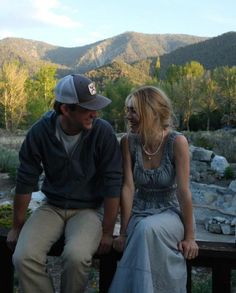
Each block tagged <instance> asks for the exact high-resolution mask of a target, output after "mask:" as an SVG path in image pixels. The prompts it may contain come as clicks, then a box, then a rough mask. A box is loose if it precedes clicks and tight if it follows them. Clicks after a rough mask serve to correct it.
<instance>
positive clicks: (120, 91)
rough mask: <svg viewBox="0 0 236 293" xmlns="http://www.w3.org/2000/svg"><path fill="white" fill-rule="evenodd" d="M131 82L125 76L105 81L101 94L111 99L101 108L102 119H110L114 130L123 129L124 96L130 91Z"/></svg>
mask: <svg viewBox="0 0 236 293" xmlns="http://www.w3.org/2000/svg"><path fill="white" fill-rule="evenodd" d="M132 88H133V84H132V83H131V82H130V81H129V80H128V79H127V78H124V77H123V78H120V79H117V80H115V81H111V80H109V81H107V83H106V84H105V88H104V91H103V94H104V95H105V96H107V97H108V98H110V99H111V100H112V103H111V104H110V105H109V106H108V107H106V108H105V109H103V112H102V115H103V118H104V119H107V120H108V121H110V122H111V123H112V124H113V125H114V128H115V130H116V131H119V132H120V131H121V132H122V131H124V117H125V111H124V107H125V98H126V97H127V96H128V94H129V93H130V92H131V90H132Z"/></svg>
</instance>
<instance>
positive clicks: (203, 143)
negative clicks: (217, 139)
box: [194, 136, 214, 150]
mask: <svg viewBox="0 0 236 293" xmlns="http://www.w3.org/2000/svg"><path fill="white" fill-rule="evenodd" d="M194 145H195V146H197V147H202V148H204V149H207V150H212V149H213V147H214V145H213V143H211V142H210V140H209V139H208V138H206V137H204V136H200V137H198V138H196V140H195V141H194Z"/></svg>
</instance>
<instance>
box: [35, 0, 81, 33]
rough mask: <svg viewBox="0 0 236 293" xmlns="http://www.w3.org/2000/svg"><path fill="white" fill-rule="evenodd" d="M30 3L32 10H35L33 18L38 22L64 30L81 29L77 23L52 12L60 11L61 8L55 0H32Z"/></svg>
mask: <svg viewBox="0 0 236 293" xmlns="http://www.w3.org/2000/svg"><path fill="white" fill-rule="evenodd" d="M31 3H32V5H33V8H35V9H34V13H33V18H34V19H36V20H37V21H39V22H42V23H44V24H48V25H52V26H56V27H64V28H75V27H81V24H80V23H79V22H78V21H74V20H72V19H71V18H70V17H69V16H66V15H63V14H58V13H56V12H55V11H53V10H54V9H55V10H62V7H63V6H61V5H60V2H59V1H57V0H32V1H31Z"/></svg>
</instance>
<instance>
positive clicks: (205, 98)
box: [199, 70, 218, 131]
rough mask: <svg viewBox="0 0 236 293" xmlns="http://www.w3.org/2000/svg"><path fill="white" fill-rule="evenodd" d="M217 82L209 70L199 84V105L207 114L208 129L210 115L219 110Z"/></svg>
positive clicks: (208, 128) (208, 127)
mask: <svg viewBox="0 0 236 293" xmlns="http://www.w3.org/2000/svg"><path fill="white" fill-rule="evenodd" d="M216 92H217V83H216V81H215V80H213V79H212V77H211V72H210V71H209V70H208V71H206V72H205V74H204V75H203V77H202V79H201V80H200V84H199V94H200V99H199V106H200V109H201V110H202V111H203V113H205V114H206V116H207V127H206V130H207V131H208V130H210V117H211V113H212V112H214V111H215V110H217V108H218V106H217V101H216Z"/></svg>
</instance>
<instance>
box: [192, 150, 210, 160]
mask: <svg viewBox="0 0 236 293" xmlns="http://www.w3.org/2000/svg"><path fill="white" fill-rule="evenodd" d="M213 156H214V153H213V151H209V150H206V149H204V148H201V147H199V148H195V149H194V150H193V154H192V159H193V160H195V161H200V162H210V161H211V159H212V157H213Z"/></svg>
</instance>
